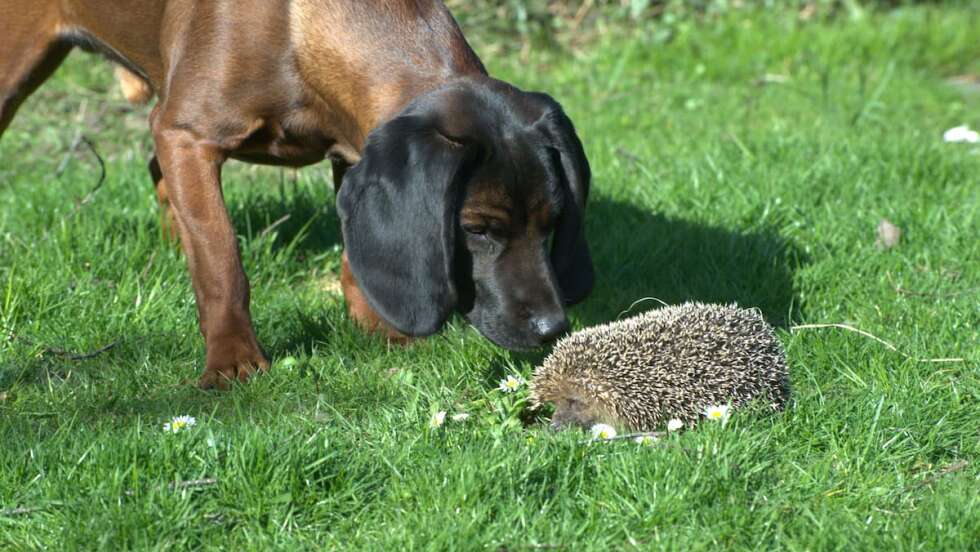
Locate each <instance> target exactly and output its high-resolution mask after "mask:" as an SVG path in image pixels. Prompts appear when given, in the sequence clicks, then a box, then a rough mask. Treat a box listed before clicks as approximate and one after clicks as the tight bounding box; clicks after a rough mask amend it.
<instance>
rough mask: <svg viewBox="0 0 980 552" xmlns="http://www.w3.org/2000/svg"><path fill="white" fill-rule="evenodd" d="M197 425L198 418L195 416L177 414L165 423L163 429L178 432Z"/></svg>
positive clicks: (168, 431)
mask: <svg viewBox="0 0 980 552" xmlns="http://www.w3.org/2000/svg"><path fill="white" fill-rule="evenodd" d="M195 425H197V419H196V418H194V416H175V417H174V418H173V419H172V420H170V421H169V422H167V423H165V424H163V430H164V431H166V432H167V433H177V432H178V431H181V430H183V429H189V428H191V427H194V426H195Z"/></svg>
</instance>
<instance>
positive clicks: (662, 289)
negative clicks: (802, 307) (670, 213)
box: [572, 197, 803, 327]
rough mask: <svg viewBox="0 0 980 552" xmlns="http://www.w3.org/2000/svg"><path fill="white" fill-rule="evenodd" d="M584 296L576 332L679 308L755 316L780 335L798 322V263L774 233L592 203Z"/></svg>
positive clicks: (615, 204)
mask: <svg viewBox="0 0 980 552" xmlns="http://www.w3.org/2000/svg"><path fill="white" fill-rule="evenodd" d="M587 217H588V220H589V232H588V236H589V246H590V249H591V252H592V260H593V263H594V264H595V271H596V285H595V288H594V289H593V291H592V294H591V295H590V296H589V297H588V298H587V299H586V300H585V301H583V302H582V303H581V304H580V305H578V306H576V307H573V309H572V313H573V315H574V316H575V317H576V318H577V319H578V320H579V321H580V322H581V323H582V324H583V325H593V324H599V323H603V322H609V321H612V320H615V319H617V318H620V317H625V316H628V315H630V314H636V313H638V312H642V311H645V310H649V309H651V308H655V307H658V306H660V302H661V301H662V302H664V303H667V304H670V305H673V304H677V303H682V302H684V301H700V302H705V303H737V304H738V305H739V306H742V307H757V308H759V309H760V310H761V311H762V313H763V315H764V316H765V317H766V320H768V321H769V323H770V324H772V325H774V326H776V327H785V326H786V325H787V324H788V323H789V322H790V321H791V320H793V319H798V317H799V301H798V300H797V297H796V292H795V290H794V287H793V273H794V272H795V271H796V269H797V268H798V267H799V265H800V264H801V263H802V262H803V256H802V253H801V251H799V250H798V249H797V248H796V247H795V246H793V244H792V243H790V242H789V241H787V240H786V239H784V238H783V237H781V236H780V235H779V233H778V231H777V230H776V229H774V228H763V229H761V230H745V231H741V230H737V229H731V228H724V227H717V226H709V225H705V224H700V223H696V222H691V221H687V220H683V219H677V218H669V217H666V216H664V215H661V214H657V213H653V212H650V211H647V210H643V209H639V208H637V207H635V206H633V205H631V204H629V203H625V202H621V201H616V200H611V199H606V198H602V197H600V198H597V199H596V200H595V201H592V202H591V203H590V205H589V208H588V213H587Z"/></svg>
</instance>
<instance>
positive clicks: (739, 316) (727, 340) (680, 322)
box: [531, 302, 789, 431]
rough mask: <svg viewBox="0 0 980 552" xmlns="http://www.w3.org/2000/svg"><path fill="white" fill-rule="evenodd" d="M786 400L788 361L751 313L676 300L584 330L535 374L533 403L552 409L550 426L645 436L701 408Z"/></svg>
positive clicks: (779, 405) (777, 406)
mask: <svg viewBox="0 0 980 552" xmlns="http://www.w3.org/2000/svg"><path fill="white" fill-rule="evenodd" d="M788 399H789V378H788V371H787V367H786V356H785V354H784V353H783V348H782V346H781V345H780V343H779V340H778V339H776V335H775V333H774V332H773V329H772V327H771V326H770V325H769V324H767V323H766V321H765V320H764V319H763V318H762V315H761V314H760V313H759V311H758V310H756V309H742V308H739V307H738V306H737V305H734V304H733V305H728V306H726V305H715V304H702V303H693V302H691V303H684V304H682V305H675V306H668V307H664V308H660V309H655V310H651V311H648V312H645V313H642V314H639V315H636V316H633V317H631V318H627V319H625V320H620V321H617V322H611V323H609V324H604V325H600V326H595V327H591V328H587V329H584V330H581V331H578V332H575V333H573V334H571V335H570V336H568V337H565V338H564V339H562V340H561V341H559V342H558V343H557V344H556V345H555V348H554V350H553V351H552V353H551V354H550V355H549V356H548V357H547V358H545V360H544V362H543V363H542V364H541V366H539V367H538V368H536V369H535V371H534V375H533V377H532V381H531V404H532V406H534V407H541V406H542V405H544V404H545V403H554V405H555V413H554V415H553V416H552V421H551V424H552V427H553V428H555V429H560V428H562V427H565V426H570V425H578V426H582V427H590V426H592V425H593V424H596V423H606V424H610V425H613V426H617V427H619V428H621V429H625V430H630V431H653V430H654V429H656V428H658V427H662V424H663V423H665V422H666V421H667V420H670V419H673V418H677V419H680V420H682V421H684V422H687V423H694V422H696V421H697V420H698V419H699V418H700V417H701V416H702V415H703V413H704V411H705V408H707V407H708V406H712V405H729V406H730V407H732V408H738V407H740V406H744V405H746V404H747V403H749V402H752V401H755V400H760V401H763V404H765V405H766V406H767V407H768V408H769V409H771V410H772V411H777V410H782V409H783V407H784V406H785V404H786V401H787V400H788Z"/></svg>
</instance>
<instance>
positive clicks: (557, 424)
mask: <svg viewBox="0 0 980 552" xmlns="http://www.w3.org/2000/svg"><path fill="white" fill-rule="evenodd" d="M604 421H605V420H603V419H602V417H601V415H600V414H599V412H597V411H596V410H595V409H593V408H592V407H591V406H590V405H589V404H588V403H587V402H585V401H583V400H580V399H577V398H567V399H566V398H563V399H558V400H557V401H555V413H554V414H553V415H552V416H551V428H552V429H555V430H560V429H565V428H566V427H575V426H578V427H581V428H585V429H588V428H590V427H592V426H594V425H595V424H597V423H601V422H604Z"/></svg>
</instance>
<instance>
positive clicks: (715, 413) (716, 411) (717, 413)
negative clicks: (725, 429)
mask: <svg viewBox="0 0 980 552" xmlns="http://www.w3.org/2000/svg"><path fill="white" fill-rule="evenodd" d="M730 415H731V414H729V412H728V405H727V404H723V405H721V406H709V407H707V408H705V409H704V417H705V418H707V419H709V420H718V421H721V422H726V421H728V417H729V416H730Z"/></svg>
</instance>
